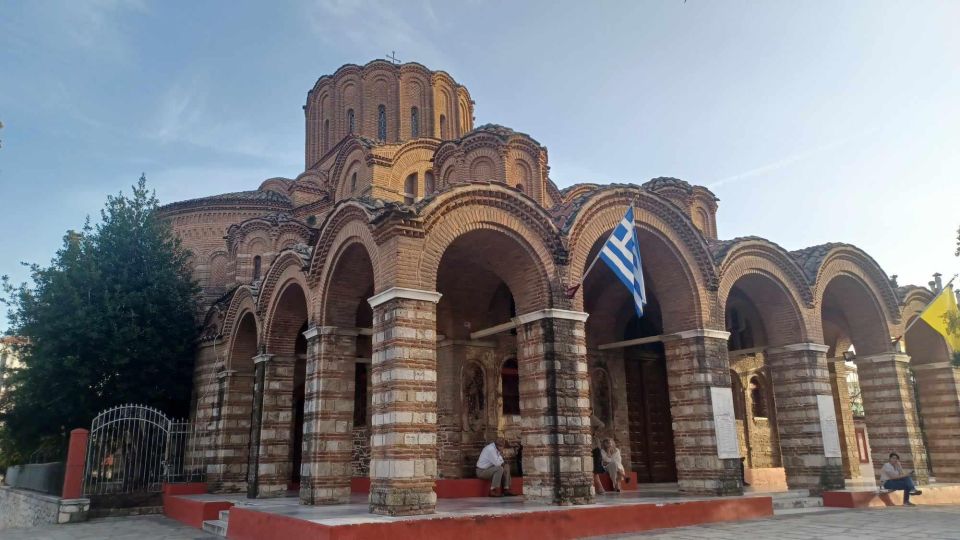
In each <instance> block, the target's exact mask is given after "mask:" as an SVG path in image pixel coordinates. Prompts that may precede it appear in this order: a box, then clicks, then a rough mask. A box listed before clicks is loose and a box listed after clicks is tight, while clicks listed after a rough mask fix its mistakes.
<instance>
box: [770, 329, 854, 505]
mask: <svg viewBox="0 0 960 540" xmlns="http://www.w3.org/2000/svg"><path fill="white" fill-rule="evenodd" d="M829 349H830V347H828V346H826V345H821V344H818V343H795V344H793V345H787V346H784V347H775V348H770V349H767V354H766V356H767V364H768V365H769V366H770V374H771V378H772V379H773V387H774V399H775V401H776V407H777V428H778V432H779V434H780V453H781V455H782V456H783V468H784V470H785V472H786V474H787V486H788V487H790V488H791V489H809V490H810V492H811V493H812V494H819V493H820V492H822V491H824V490H831V489H843V487H844V482H843V460H842V455H843V453H842V452H841V449H840V436H839V434H838V428H837V417H836V412H835V408H834V403H833V394H832V393H831V392H830V371H829V368H828V367H827V356H826V353H827V350H829Z"/></svg>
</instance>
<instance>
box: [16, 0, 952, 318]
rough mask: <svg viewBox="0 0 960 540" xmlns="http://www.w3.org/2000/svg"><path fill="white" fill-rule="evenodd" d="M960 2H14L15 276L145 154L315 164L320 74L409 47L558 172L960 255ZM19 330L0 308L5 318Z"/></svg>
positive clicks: (194, 189) (738, 232) (824, 232)
mask: <svg viewBox="0 0 960 540" xmlns="http://www.w3.org/2000/svg"><path fill="white" fill-rule="evenodd" d="M958 21H960V2H956V1H952V2H950V1H944V2H928V1H909V2H907V1H898V2H883V1H844V2H825V1H824V2H792V1H790V2H787V1H784V2H774V1H769V2H767V1H764V2H760V1H755V2H737V1H729V2H726V1H725V2H720V1H713V0H711V1H707V0H688V1H687V2H685V3H684V2H682V1H679V0H676V1H673V0H670V1H666V0H665V1H659V2H633V1H631V2H627V1H623V2H583V1H549V2H479V1H472V2H452V1H436V2H430V1H426V0H421V1H417V0H409V1H402V2H397V1H393V2H390V1H385V2H379V1H369V0H358V1H338V0H321V1H292V0H291V1H277V2H271V3H266V2H225V1H222V2H214V1H207V2H186V1H165V2H148V1H121V0H97V1H81V0H77V1H68V2H67V1H65V2H48V1H29V2H26V1H25V2H12V1H9V0H2V1H0V121H3V123H4V124H5V126H6V127H5V128H4V129H3V130H2V131H0V139H2V140H3V148H0V188H2V190H0V197H2V198H0V201H2V204H0V231H3V232H2V234H0V253H2V254H3V256H2V257H0V274H9V275H11V276H12V277H13V278H14V279H16V280H18V281H19V280H23V279H25V278H26V272H25V271H24V269H23V268H22V267H21V266H20V265H19V261H35V262H42V263H46V262H48V261H49V260H50V258H51V257H52V255H53V253H54V251H55V250H56V249H57V248H58V247H59V244H60V238H61V237H62V235H63V233H64V231H65V230H67V229H70V228H78V227H80V226H81V225H82V223H83V219H84V217H85V216H86V215H88V214H89V215H94V216H95V215H97V213H98V211H99V209H100V207H101V206H102V204H103V202H104V200H105V197H106V195H107V194H108V193H115V192H117V191H119V190H122V189H128V187H129V186H130V184H132V183H133V182H135V181H136V179H137V178H138V176H139V175H140V173H141V172H146V174H147V177H148V179H149V181H150V184H151V185H152V186H153V187H154V188H155V189H156V191H157V194H158V195H159V197H160V198H161V200H162V201H163V202H171V201H175V200H181V199H185V198H191V197H198V196H204V195H211V194H215V193H221V192H226V191H238V190H246V189H254V188H256V187H257V186H258V185H259V184H260V182H261V181H262V180H264V179H265V178H268V177H272V176H285V177H295V176H296V175H297V174H298V173H299V172H300V171H301V170H302V168H303V111H302V109H301V106H302V105H303V103H304V100H305V97H306V92H307V90H308V89H310V88H311V87H312V85H313V83H314V82H315V81H316V79H317V77H319V76H320V75H322V74H325V73H332V72H333V71H334V70H335V69H336V68H337V67H338V66H340V65H342V64H344V63H348V62H353V63H361V64H362V63H365V62H367V61H369V60H371V59H373V58H378V57H384V56H385V55H386V54H387V53H388V52H390V51H392V50H395V51H396V53H397V56H398V57H399V58H400V59H401V60H404V61H418V62H421V63H423V64H425V65H426V66H428V67H430V68H432V69H443V70H446V71H448V72H449V73H450V74H452V75H453V76H454V77H455V78H456V79H457V80H458V81H459V82H461V83H463V84H465V85H466V86H467V87H468V88H469V89H470V91H471V94H472V96H473V98H474V99H475V101H476V121H477V124H478V125H479V124H483V123H487V122H495V123H500V124H505V125H508V126H510V127H513V128H515V129H517V130H520V131H524V132H527V133H530V134H531V135H533V136H534V137H535V138H536V139H537V140H539V141H540V142H541V143H542V144H544V145H546V146H547V148H548V150H549V156H550V165H551V177H552V178H553V180H554V181H555V182H557V184H558V185H560V187H564V186H568V185H570V184H572V183H575V182H585V181H589V182H609V181H620V182H623V181H628V182H636V183H641V182H644V181H646V180H648V179H650V178H652V177H656V176H675V177H679V178H683V179H685V180H688V181H690V182H692V183H697V184H702V185H706V186H708V187H710V188H711V189H713V190H714V192H715V193H716V194H717V195H718V197H720V199H721V200H720V211H719V218H718V220H719V222H718V227H719V231H720V236H721V238H732V237H735V236H743V235H750V234H753V235H759V236H763V237H766V238H768V239H771V240H773V241H775V242H777V243H779V244H780V245H782V246H784V247H785V248H787V249H791V250H792V249H798V248H801V247H805V246H808V245H813V244H819V243H823V242H829V241H844V242H850V243H853V244H856V245H858V246H860V247H862V248H863V249H865V250H866V251H867V252H869V253H871V254H872V255H873V256H874V257H875V258H876V259H877V261H878V262H879V263H880V264H881V266H883V268H884V269H885V270H886V271H887V272H888V273H889V274H899V275H900V283H901V284H905V283H911V282H912V283H918V284H925V283H926V282H927V281H928V280H929V279H930V277H929V276H930V274H931V273H933V272H934V271H940V272H942V273H944V274H945V275H952V274H953V273H955V272H957V270H958V269H960V259H957V258H956V257H954V256H953V251H954V248H955V238H956V230H957V227H958V225H960V212H958V211H957V204H958V196H960V32H958V31H957V22H958ZM5 324H6V322H5V321H0V328H2V327H3V326H4V325H5Z"/></svg>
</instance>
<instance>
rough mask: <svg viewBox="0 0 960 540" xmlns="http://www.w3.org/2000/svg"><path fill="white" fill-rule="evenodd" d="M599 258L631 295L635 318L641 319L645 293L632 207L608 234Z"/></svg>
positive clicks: (645, 301) (645, 300)
mask: <svg viewBox="0 0 960 540" xmlns="http://www.w3.org/2000/svg"><path fill="white" fill-rule="evenodd" d="M600 258H601V259H603V262H605V263H607V266H609V267H610V269H611V270H613V273H614V274H615V275H616V276H617V279H619V280H620V282H621V283H623V284H624V285H625V286H626V287H627V289H629V290H630V293H631V294H633V304H634V307H636V308H637V316H638V317H643V306H644V304H646V303H647V292H646V290H645V288H644V285H643V269H642V266H641V263H640V246H639V245H638V244H637V234H636V231H635V229H634V221H633V207H632V206H631V207H630V209H629V210H627V214H626V215H625V216H623V219H622V220H620V223H619V224H618V225H617V228H615V229H614V230H613V232H612V233H611V234H610V238H608V239H607V243H606V244H604V245H603V249H601V250H600Z"/></svg>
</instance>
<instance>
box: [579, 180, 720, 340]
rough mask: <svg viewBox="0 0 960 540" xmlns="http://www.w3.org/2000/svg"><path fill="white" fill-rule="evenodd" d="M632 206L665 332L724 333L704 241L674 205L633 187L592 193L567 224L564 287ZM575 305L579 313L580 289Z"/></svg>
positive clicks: (714, 279) (710, 259) (620, 187)
mask: <svg viewBox="0 0 960 540" xmlns="http://www.w3.org/2000/svg"><path fill="white" fill-rule="evenodd" d="M631 204H632V205H633V207H634V218H635V221H636V226H637V229H638V231H639V233H638V234H639V240H640V250H641V253H640V255H641V257H642V258H643V261H644V268H645V270H646V271H647V272H649V273H650V274H651V279H652V282H653V285H654V287H652V288H653V289H654V290H653V292H654V294H655V295H656V296H657V298H658V299H659V301H660V305H661V307H662V308H663V311H662V315H663V331H664V332H666V333H671V332H678V331H683V330H690V329H693V328H704V327H711V328H722V327H723V320H722V314H718V313H716V309H715V303H716V297H715V295H714V294H713V291H714V290H716V287H717V282H718V279H717V272H716V268H715V267H714V265H713V259H712V257H711V256H710V253H709V251H708V249H707V245H706V242H705V241H704V239H703V236H702V235H701V234H700V232H699V231H698V230H697V229H696V228H695V227H694V225H693V223H691V222H690V219H689V218H688V217H687V216H686V215H684V214H683V213H682V212H681V211H680V209H678V208H677V207H676V206H674V205H673V204H671V203H669V202H668V201H666V200H664V199H663V198H662V197H660V196H658V195H655V194H652V193H649V192H646V191H644V190H641V189H638V188H636V187H626V186H618V187H615V188H612V189H607V190H598V191H595V192H593V193H591V194H590V195H588V196H587V197H586V198H585V199H584V200H583V202H582V204H581V206H580V207H579V208H578V209H577V211H576V212H575V214H573V215H572V216H570V217H569V218H568V219H567V222H566V223H565V224H564V227H563V231H565V232H566V236H567V239H568V246H569V250H570V263H569V267H568V275H567V276H566V277H567V283H570V284H574V283H580V281H581V278H580V276H581V275H582V274H583V272H584V271H585V270H586V267H587V265H589V264H590V260H588V259H589V257H590V255H591V252H593V251H594V249H595V246H597V245H598V243H602V242H604V241H605V240H606V238H607V237H608V236H609V234H610V232H611V231H612V230H613V229H614V227H616V225H617V224H618V223H619V222H620V220H621V219H623V215H624V213H625V212H626V210H627V207H628V206H630V205H631ZM648 286H650V284H648ZM668 298H670V299H671V300H670V301H668V300H667V299H668ZM573 305H574V309H579V310H582V309H583V305H584V302H583V289H582V288H581V289H580V290H579V291H578V292H577V294H576V296H575V297H574V298H573Z"/></svg>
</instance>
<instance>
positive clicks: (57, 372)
mask: <svg viewBox="0 0 960 540" xmlns="http://www.w3.org/2000/svg"><path fill="white" fill-rule="evenodd" d="M157 206H158V202H157V199H156V196H155V195H154V194H153V192H150V191H148V190H147V187H146V178H145V177H143V176H141V177H140V181H139V182H138V183H137V185H136V186H133V192H132V195H131V196H130V197H126V196H124V195H123V194H122V193H121V194H118V195H117V196H109V197H107V203H106V205H105V206H104V208H103V210H101V223H99V224H98V225H96V226H95V227H92V226H91V225H90V223H89V220H88V221H87V223H86V224H85V225H84V227H83V229H82V231H81V232H75V231H69V232H67V234H66V236H64V239H63V246H62V247H61V248H60V250H59V251H58V252H57V254H56V256H55V257H54V259H53V261H52V262H51V265H50V266H49V267H43V266H40V265H37V264H33V265H30V272H31V277H32V286H28V285H27V284H22V285H18V286H15V285H14V284H12V283H11V282H10V281H9V279H7V278H6V277H4V279H3V289H4V292H5V293H6V296H7V299H6V300H4V302H5V303H7V304H8V306H9V308H10V309H9V313H8V317H9V320H10V329H9V330H8V333H10V334H14V335H19V336H22V337H25V338H27V340H28V342H27V343H26V344H24V345H22V346H21V347H20V351H19V352H20V353H21V359H22V361H23V366H24V367H23V368H22V369H20V370H17V371H16V372H14V373H13V374H12V376H11V383H12V384H11V385H10V387H11V391H10V392H9V393H7V395H6V396H5V398H4V400H3V402H0V420H2V421H3V431H2V433H0V454H3V455H5V456H7V458H5V459H12V457H20V458H22V457H23V455H24V454H25V453H29V452H30V451H31V450H33V449H34V448H37V447H38V446H43V445H59V444H63V443H64V441H65V440H66V437H67V435H68V434H69V431H70V430H71V429H74V428H77V427H87V426H89V424H90V421H91V420H92V418H93V416H95V415H96V414H97V413H98V412H100V411H101V410H103V409H105V408H107V407H111V406H113V405H118V404H121V403H130V402H133V403H142V404H146V405H150V406H153V407H156V408H158V409H160V410H162V411H164V412H165V413H167V414H169V415H174V416H184V415H186V414H187V412H188V407H189V400H190V388H191V379H192V374H193V355H194V347H195V340H196V338H197V335H198V326H197V322H196V316H195V315H196V313H195V311H196V306H197V299H198V294H199V288H198V286H197V284H196V283H195V282H194V281H193V280H192V277H191V274H190V270H189V266H188V263H187V259H188V257H189V255H190V254H189V252H188V251H187V250H185V249H184V248H183V247H182V246H181V245H180V242H179V239H177V238H175V237H174V236H173V235H172V233H171V232H170V230H169V228H168V227H167V225H166V224H165V223H163V222H161V221H160V220H158V219H156V217H155V210H156V209H157Z"/></svg>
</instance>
